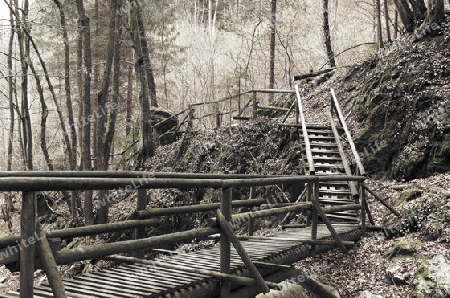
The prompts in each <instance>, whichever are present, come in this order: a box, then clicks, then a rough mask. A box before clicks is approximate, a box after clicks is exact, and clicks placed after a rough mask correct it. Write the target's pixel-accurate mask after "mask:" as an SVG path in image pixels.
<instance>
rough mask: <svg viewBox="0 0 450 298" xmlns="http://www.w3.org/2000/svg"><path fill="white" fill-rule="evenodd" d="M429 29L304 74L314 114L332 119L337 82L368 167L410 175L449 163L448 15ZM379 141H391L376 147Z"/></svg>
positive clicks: (315, 118)
mask: <svg viewBox="0 0 450 298" xmlns="http://www.w3.org/2000/svg"><path fill="white" fill-rule="evenodd" d="M447 16H448V14H447ZM430 30H431V28H430V29H429V30H423V31H422V32H419V33H418V34H416V35H414V36H407V37H404V38H402V39H399V40H397V41H396V42H395V43H394V44H392V45H390V46H388V47H387V48H386V49H384V50H382V51H380V52H379V53H377V54H374V55H372V56H371V57H369V58H368V59H366V60H364V61H362V62H360V63H358V64H357V65H353V66H350V67H342V68H338V69H337V70H336V71H335V72H334V74H333V75H331V74H325V75H322V76H320V77H317V78H315V79H313V80H309V81H305V80H303V81H300V82H299V84H300V86H301V87H302V88H303V94H304V96H305V98H304V103H305V105H306V108H305V109H306V111H307V112H306V113H307V118H309V119H310V120H311V121H315V122H322V121H327V119H324V118H323V116H324V115H326V114H325V113H324V111H325V109H326V108H328V106H329V102H330V99H329V98H330V88H334V89H335V91H336V95H337V98H338V100H339V102H340V103H341V107H343V110H344V114H345V116H346V117H347V121H348V124H349V126H350V128H351V129H352V131H353V136H354V140H355V143H356V145H357V149H358V150H359V151H360V152H362V153H363V154H362V157H363V163H364V165H365V167H366V170H367V172H368V173H369V174H372V175H375V176H385V177H388V178H394V179H397V180H411V179H414V178H420V177H426V176H429V175H430V174H432V173H435V172H444V171H448V170H449V169H450V101H449V98H450V96H449V95H450V30H449V22H448V18H447V22H445V23H444V24H441V26H440V28H439V29H437V30H435V31H432V30H431V31H430ZM431 33H433V34H431ZM433 35H434V36H433ZM381 142H384V143H385V144H387V146H384V147H383V148H382V150H376V151H377V152H376V153H374V152H373V151H374V150H372V147H375V145H376V144H379V143H381ZM367 152H369V154H367Z"/></svg>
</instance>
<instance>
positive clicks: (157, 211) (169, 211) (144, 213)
mask: <svg viewBox="0 0 450 298" xmlns="http://www.w3.org/2000/svg"><path fill="white" fill-rule="evenodd" d="M265 202H267V201H266V200H264V199H252V200H236V201H233V202H232V206H233V207H234V208H236V207H249V206H257V205H261V204H263V203H265ZM219 207H220V203H211V204H197V205H189V206H179V207H171V208H152V209H148V210H141V211H139V212H137V215H138V218H140V219H145V218H151V217H156V216H165V215H175V214H186V213H194V212H207V211H214V210H216V209H217V208H219Z"/></svg>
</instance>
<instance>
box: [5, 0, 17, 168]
mask: <svg viewBox="0 0 450 298" xmlns="http://www.w3.org/2000/svg"><path fill="white" fill-rule="evenodd" d="M12 1H13V0H11V2H10V5H12V4H13V3H12ZM9 16H10V24H11V35H10V37H9V42H8V98H9V119H10V120H9V121H10V122H9V136H8V165H7V170H8V171H11V170H12V160H13V140H14V121H15V119H14V115H15V114H14V102H13V95H14V94H13V83H14V80H13V68H12V67H13V63H12V57H13V56H12V55H13V44H14V35H15V32H16V30H14V18H13V13H12V12H11V11H10V13H9Z"/></svg>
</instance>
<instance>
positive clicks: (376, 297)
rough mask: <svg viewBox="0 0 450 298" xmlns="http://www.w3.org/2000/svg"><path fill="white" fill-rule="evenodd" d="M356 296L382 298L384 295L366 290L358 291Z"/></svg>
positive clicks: (359, 297)
mask: <svg viewBox="0 0 450 298" xmlns="http://www.w3.org/2000/svg"><path fill="white" fill-rule="evenodd" d="M358 298H384V297H383V296H382V295H375V294H372V293H371V292H369V291H367V290H366V291H362V292H359V296H358Z"/></svg>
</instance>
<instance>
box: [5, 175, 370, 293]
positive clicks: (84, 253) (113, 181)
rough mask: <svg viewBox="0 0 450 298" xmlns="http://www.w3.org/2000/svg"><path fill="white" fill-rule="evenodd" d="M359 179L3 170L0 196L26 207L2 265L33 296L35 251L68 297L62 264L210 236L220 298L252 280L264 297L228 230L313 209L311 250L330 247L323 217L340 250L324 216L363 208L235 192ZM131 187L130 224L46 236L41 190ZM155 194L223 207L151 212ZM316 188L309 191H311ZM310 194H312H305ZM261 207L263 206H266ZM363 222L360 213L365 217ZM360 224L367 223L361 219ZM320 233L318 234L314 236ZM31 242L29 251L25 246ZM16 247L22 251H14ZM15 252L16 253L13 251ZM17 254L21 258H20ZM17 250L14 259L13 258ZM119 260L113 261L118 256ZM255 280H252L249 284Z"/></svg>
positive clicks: (52, 281)
mask: <svg viewBox="0 0 450 298" xmlns="http://www.w3.org/2000/svg"><path fill="white" fill-rule="evenodd" d="M364 179H365V177H362V176H344V175H337V176H321V177H319V176H261V175H224V174H209V175H208V174H195V173H152V172H95V171H92V172H71V171H62V172H61V171H59V172H0V191H21V192H22V206H21V214H20V227H21V228H20V235H17V236H8V237H2V238H0V254H1V253H3V252H10V254H8V253H7V254H6V255H7V256H8V257H7V258H4V256H5V254H2V259H1V260H0V265H2V264H8V263H13V262H19V264H20V297H32V296H33V281H34V271H35V268H36V266H35V261H36V256H37V254H36V251H37V252H38V255H39V259H40V263H38V266H41V267H43V268H44V270H45V272H46V274H47V277H48V280H49V284H50V286H51V288H52V290H53V293H54V295H55V297H65V290H64V284H63V283H62V281H61V277H60V275H59V273H58V271H57V269H56V268H57V267H56V266H57V265H61V264H69V263H72V262H76V261H81V260H86V259H92V258H104V259H105V258H107V257H108V256H111V255H115V254H118V253H129V252H133V251H138V250H142V249H149V248H156V247H159V246H161V245H166V244H173V243H175V242H183V241H190V240H192V239H194V238H195V239H205V238H208V237H210V236H212V235H213V234H217V233H220V250H221V257H220V258H221V272H220V274H218V273H217V272H210V273H211V274H210V275H211V276H212V277H214V278H218V279H220V280H221V297H229V293H230V281H231V280H232V281H233V282H236V281H240V283H241V284H249V282H254V283H256V285H258V286H259V287H260V288H261V291H263V292H267V290H268V288H267V285H268V284H269V285H270V283H267V282H266V283H265V282H264V281H263V280H262V278H261V276H260V275H259V273H258V271H257V270H255V268H254V265H252V262H251V260H250V259H249V258H248V257H247V256H246V254H245V253H244V252H245V251H244V250H243V247H242V246H241V245H240V243H239V241H237V238H236V236H235V235H234V234H233V233H232V231H233V228H236V227H235V226H232V225H231V224H230V222H231V223H233V220H234V222H236V220H237V221H238V222H241V223H242V222H243V221H242V219H245V220H244V222H245V221H246V220H248V219H250V218H252V219H253V220H254V219H256V218H261V217H266V216H271V215H274V214H281V213H287V212H293V211H297V212H298V211H301V210H312V211H314V210H315V212H313V214H315V215H314V217H315V218H313V227H312V235H311V238H312V239H311V240H309V241H306V242H305V243H307V244H317V245H324V244H327V245H329V244H331V243H332V242H330V241H324V240H320V241H319V240H315V239H316V234H317V223H318V218H317V217H318V216H321V217H322V219H323V220H324V222H325V223H326V224H327V227H328V229H329V230H330V232H331V234H332V236H333V238H334V241H336V242H337V243H338V246H339V247H341V249H343V250H345V243H344V242H342V240H341V239H340V238H339V235H338V234H337V233H336V232H335V231H334V229H333V227H332V226H331V224H330V223H329V222H328V221H327V219H326V216H325V214H324V213H325V212H330V211H331V212H337V211H343V210H355V209H356V210H358V209H361V207H362V206H361V205H359V204H350V205H344V206H336V207H329V208H322V207H321V206H320V205H319V202H318V191H315V192H314V193H315V197H314V198H310V202H306V203H280V204H279V203H278V202H277V204H276V205H275V206H273V205H272V206H267V204H266V206H263V205H264V203H265V202H266V201H265V200H264V199H262V198H250V199H249V200H232V195H231V194H232V192H231V190H232V188H243V187H258V186H270V185H277V184H292V183H294V184H299V183H306V184H307V185H309V187H314V189H316V190H317V189H318V185H319V182H323V181H358V182H362V181H364ZM118 188H122V189H129V190H131V191H136V192H138V196H137V198H138V199H137V203H136V209H135V210H136V212H134V213H133V214H132V216H130V217H129V219H128V220H125V221H121V222H115V223H107V224H98V225H93V226H85V227H78V228H69V229H61V230H51V231H43V230H42V228H41V227H40V225H39V223H38V220H37V212H36V204H37V198H36V192H39V191H48V190H54V191H67V190H112V189H118ZM157 188H183V189H191V188H213V189H219V190H220V194H221V195H220V202H218V203H212V204H199V205H189V206H180V207H173V208H153V209H146V206H147V195H148V192H147V191H148V190H149V189H157ZM310 190H311V189H310ZM308 193H311V191H308ZM242 206H261V208H259V211H254V212H250V213H249V214H247V213H244V214H242V213H241V214H239V213H238V214H233V212H232V208H234V207H242ZM263 207H264V208H263ZM205 211H215V212H216V218H215V220H210V221H209V222H208V224H207V225H206V226H204V227H199V228H196V229H192V230H188V231H181V232H175V233H171V234H166V235H161V236H153V237H147V238H142V239H141V238H139V237H138V236H137V235H140V234H139V233H135V234H134V235H135V236H134V239H132V240H126V241H119V242H114V243H107V244H102V245H86V246H83V247H77V248H71V249H69V248H64V249H61V248H60V247H55V245H54V243H53V242H55V241H56V240H58V239H64V238H72V237H84V236H91V235H96V234H100V233H105V232H114V231H121V230H128V229H142V228H144V227H147V226H151V225H153V224H155V222H156V221H157V220H156V217H158V216H166V215H174V214H179V213H184V214H186V213H195V212H205ZM362 216H363V213H362ZM361 221H362V223H363V224H364V222H365V220H364V218H362V220H361ZM314 231H315V234H314ZM231 243H232V244H233V245H234V246H235V248H236V250H237V251H238V252H239V254H240V255H241V257H242V259H243V261H244V263H245V264H246V266H247V268H248V269H249V271H250V277H251V279H249V278H248V277H238V276H232V275H230V248H231ZM25 244H26V245H25ZM17 246H19V247H17ZM13 247H14V248H13ZM18 248H20V254H19V255H17V252H18V250H19V249H18ZM12 252H15V253H12ZM113 258H114V257H113ZM252 280H253V281H252Z"/></svg>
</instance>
